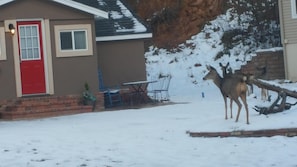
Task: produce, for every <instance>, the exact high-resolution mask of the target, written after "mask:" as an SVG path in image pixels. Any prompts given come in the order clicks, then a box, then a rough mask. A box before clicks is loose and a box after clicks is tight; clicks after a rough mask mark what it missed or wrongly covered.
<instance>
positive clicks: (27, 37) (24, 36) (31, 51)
mask: <svg viewBox="0 0 297 167" xmlns="http://www.w3.org/2000/svg"><path fill="white" fill-rule="evenodd" d="M19 39H20V55H21V60H22V61H26V60H40V58H41V57H40V48H39V46H40V44H39V34H38V25H20V26H19Z"/></svg>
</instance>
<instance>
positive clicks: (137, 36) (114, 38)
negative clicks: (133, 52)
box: [96, 33, 153, 42]
mask: <svg viewBox="0 0 297 167" xmlns="http://www.w3.org/2000/svg"><path fill="white" fill-rule="evenodd" d="M152 37H153V34H152V33H145V34H129V35H117V36H105V37H96V41H97V42H105V41H120V40H131V39H146V38H152Z"/></svg>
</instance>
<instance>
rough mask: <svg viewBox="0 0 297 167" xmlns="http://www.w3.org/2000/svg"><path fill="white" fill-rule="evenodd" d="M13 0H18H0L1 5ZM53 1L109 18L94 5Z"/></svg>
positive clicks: (59, 0) (69, 1)
mask: <svg viewBox="0 0 297 167" xmlns="http://www.w3.org/2000/svg"><path fill="white" fill-rule="evenodd" d="M13 1H16V0H0V6H2V5H5V4H7V3H10V2H13ZM52 1H54V2H57V3H59V4H63V5H65V6H69V7H72V8H74V9H78V10H81V11H83V12H86V13H89V14H93V15H94V16H97V17H101V18H105V19H107V18H108V13H107V12H104V11H102V10H100V9H97V8H93V7H90V6H87V5H84V4H81V3H78V2H75V1H72V0H52Z"/></svg>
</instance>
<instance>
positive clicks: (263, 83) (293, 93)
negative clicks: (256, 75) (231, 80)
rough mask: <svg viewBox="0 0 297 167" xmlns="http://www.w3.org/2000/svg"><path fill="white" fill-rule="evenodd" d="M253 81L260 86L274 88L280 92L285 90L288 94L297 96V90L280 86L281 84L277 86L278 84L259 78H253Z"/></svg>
mask: <svg viewBox="0 0 297 167" xmlns="http://www.w3.org/2000/svg"><path fill="white" fill-rule="evenodd" d="M252 83H253V84H255V85H257V86H258V87H260V88H264V89H268V90H272V91H275V92H278V93H279V92H281V91H283V92H285V93H286V95H287V96H290V97H293V98H297V92H296V91H292V90H289V89H286V88H282V87H279V86H276V85H271V84H269V83H267V82H263V81H261V80H258V79H253V80H252Z"/></svg>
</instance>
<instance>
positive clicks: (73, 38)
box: [60, 30, 87, 51]
mask: <svg viewBox="0 0 297 167" xmlns="http://www.w3.org/2000/svg"><path fill="white" fill-rule="evenodd" d="M86 34H87V32H86V30H77V31H76V30H73V31H65V32H64V31H62V32H60V39H61V50H62V51H67V50H83V49H87V39H86V38H87V35H86Z"/></svg>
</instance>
